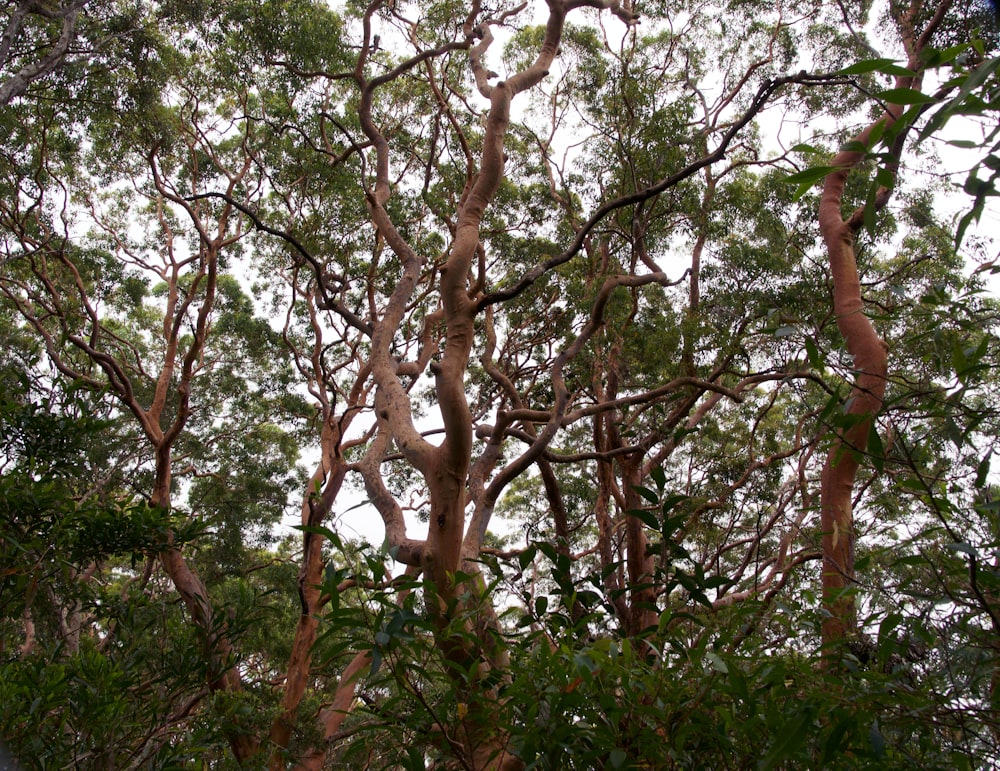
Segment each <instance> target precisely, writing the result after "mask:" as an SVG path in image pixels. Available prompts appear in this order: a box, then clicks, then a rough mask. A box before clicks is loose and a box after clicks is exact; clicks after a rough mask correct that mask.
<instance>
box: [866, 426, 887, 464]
mask: <svg viewBox="0 0 1000 771" xmlns="http://www.w3.org/2000/svg"><path fill="white" fill-rule="evenodd" d="M868 455H869V457H870V458H871V460H872V465H873V466H874V467H875V470H876V471H877V472H878V473H880V474H881V473H882V472H883V471H885V447H883V446H882V437H881V436H879V433H878V427H877V426H872V427H871V429H870V430H869V431H868Z"/></svg>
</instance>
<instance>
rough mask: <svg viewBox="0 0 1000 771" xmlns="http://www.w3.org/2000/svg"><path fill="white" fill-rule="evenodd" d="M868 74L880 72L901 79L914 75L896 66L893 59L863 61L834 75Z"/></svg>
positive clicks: (904, 68)
mask: <svg viewBox="0 0 1000 771" xmlns="http://www.w3.org/2000/svg"><path fill="white" fill-rule="evenodd" d="M869 72H881V73H884V74H886V75H899V76H901V77H907V76H913V75H915V74H916V73H915V72H912V71H910V70H908V69H906V67H902V66H900V65H898V64H896V60H895V59H865V60H864V61H860V62H858V63H856V64H852V65H851V66H850V67H844V69H842V70H837V71H836V72H835V73H833V74H834V75H865V74H867V73H869Z"/></svg>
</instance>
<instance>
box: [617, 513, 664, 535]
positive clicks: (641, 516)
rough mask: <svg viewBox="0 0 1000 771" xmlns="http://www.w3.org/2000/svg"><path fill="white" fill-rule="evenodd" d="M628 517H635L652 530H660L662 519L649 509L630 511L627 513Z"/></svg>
mask: <svg viewBox="0 0 1000 771" xmlns="http://www.w3.org/2000/svg"><path fill="white" fill-rule="evenodd" d="M625 514H626V515H628V516H630V517H635V518H636V519H638V520H640V521H641V522H642V523H643V524H644V525H645V526H646V527H649V528H652V529H653V530H659V528H660V519H659V517H657V516H656V514H655V513H654V512H652V511H649V510H648V509H629V510H628V511H626V512H625Z"/></svg>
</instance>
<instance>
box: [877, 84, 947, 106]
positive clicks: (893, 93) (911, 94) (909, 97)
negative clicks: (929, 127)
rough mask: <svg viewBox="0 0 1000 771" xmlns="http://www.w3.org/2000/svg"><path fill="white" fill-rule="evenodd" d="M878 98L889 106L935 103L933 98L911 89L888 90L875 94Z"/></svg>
mask: <svg viewBox="0 0 1000 771" xmlns="http://www.w3.org/2000/svg"><path fill="white" fill-rule="evenodd" d="M877 96H878V98H879V99H881V100H882V101H883V102H888V103H889V104H929V103H931V102H935V101H937V100H936V99H935V98H934V97H933V96H928V95H927V94H925V93H923V92H921V91H917V90H916V89H913V88H890V89H888V90H887V91H882V92H880V93H879V94H877Z"/></svg>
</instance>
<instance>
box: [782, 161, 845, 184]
mask: <svg viewBox="0 0 1000 771" xmlns="http://www.w3.org/2000/svg"><path fill="white" fill-rule="evenodd" d="M833 171H836V168H835V167H833V166H810V167H809V168H808V169H803V170H802V171H797V172H795V173H794V174H789V175H788V176H787V177H785V180H784V181H785V182H787V183H789V184H791V185H810V186H811V185H812V184H814V183H816V182H818V181H819V180H821V179H824V178H825V177H826V176H827V175H828V174H830V172H833Z"/></svg>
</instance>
